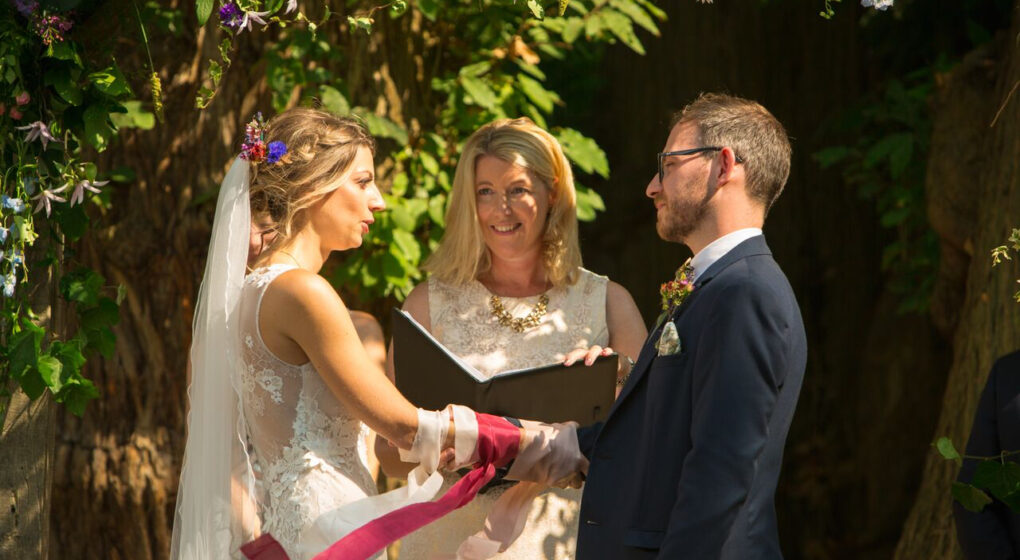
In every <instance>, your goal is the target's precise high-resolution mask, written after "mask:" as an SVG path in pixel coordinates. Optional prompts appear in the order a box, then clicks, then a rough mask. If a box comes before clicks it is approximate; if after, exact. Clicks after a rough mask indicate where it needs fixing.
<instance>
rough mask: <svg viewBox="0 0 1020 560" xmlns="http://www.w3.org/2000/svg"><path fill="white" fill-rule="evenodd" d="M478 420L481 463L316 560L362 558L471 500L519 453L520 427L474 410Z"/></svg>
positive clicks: (358, 530)
mask: <svg viewBox="0 0 1020 560" xmlns="http://www.w3.org/2000/svg"><path fill="white" fill-rule="evenodd" d="M475 416H476V418H477V420H478V448H477V449H478V452H477V453H478V459H479V465H478V466H477V467H475V468H474V469H472V470H471V472H469V473H468V474H466V475H464V477H463V478H461V479H460V480H458V481H457V483H456V484H454V485H453V487H452V488H450V489H449V490H448V491H447V492H446V494H443V497H442V498H439V499H438V500H436V501H434V502H423V503H418V504H411V505H409V506H405V507H403V508H401V509H398V510H396V511H393V512H390V513H388V514H386V515H384V516H382V517H380V518H378V519H375V520H373V521H370V522H369V523H367V524H366V525H364V526H362V527H361V528H359V529H356V530H355V531H353V532H351V533H349V534H348V535H347V536H345V537H344V538H342V539H340V540H339V541H337V542H336V543H334V544H333V546H331V547H329V548H328V549H326V550H325V551H323V552H322V553H321V554H319V555H318V556H316V557H315V559H314V560H362V559H365V558H368V557H369V556H371V555H373V554H375V553H376V552H379V551H380V550H382V549H383V548H385V547H386V545H388V544H389V543H391V542H393V541H395V540H397V539H399V538H401V537H403V536H404V535H407V534H409V533H411V532H414V531H416V530H418V529H420V528H422V527H424V526H425V525H428V524H429V523H432V522H433V521H435V520H437V519H439V518H440V517H443V516H444V515H446V514H447V513H450V512H451V511H453V510H455V509H457V508H459V507H462V506H464V505H465V504H467V503H468V502H470V501H471V500H472V499H473V498H474V497H475V495H476V494H478V491H479V490H480V489H481V488H482V486H485V484H486V483H487V482H489V481H490V480H492V477H493V476H495V475H496V467H501V466H503V465H505V464H507V463H509V462H510V460H511V459H513V458H514V457H515V456H516V455H517V451H518V446H519V445H520V439H521V431H520V429H519V428H517V427H516V426H514V425H513V424H511V423H510V422H507V421H506V420H505V419H503V418H501V417H499V416H492V415H490V414H479V413H476V414H475Z"/></svg>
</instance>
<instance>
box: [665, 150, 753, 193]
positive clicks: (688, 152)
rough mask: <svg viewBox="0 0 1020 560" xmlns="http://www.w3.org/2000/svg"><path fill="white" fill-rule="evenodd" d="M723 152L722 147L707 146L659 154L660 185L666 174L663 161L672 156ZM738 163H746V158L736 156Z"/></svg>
mask: <svg viewBox="0 0 1020 560" xmlns="http://www.w3.org/2000/svg"><path fill="white" fill-rule="evenodd" d="M719 150H722V147H721V146H706V147H704V148H690V149H687V150H677V151H675V152H659V153H658V154H656V155H657V156H658V159H659V184H662V179H663V176H664V175H665V173H664V172H663V171H662V160H664V159H666V158H667V157H670V156H689V155H692V154H700V153H702V152H718V151H719ZM736 160H737V163H744V158H742V157H740V156H736Z"/></svg>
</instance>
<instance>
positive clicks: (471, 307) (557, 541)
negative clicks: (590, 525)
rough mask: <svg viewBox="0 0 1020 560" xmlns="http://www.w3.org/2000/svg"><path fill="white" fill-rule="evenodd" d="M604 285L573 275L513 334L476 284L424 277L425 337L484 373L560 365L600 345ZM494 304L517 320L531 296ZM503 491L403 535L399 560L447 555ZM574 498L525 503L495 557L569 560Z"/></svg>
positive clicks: (577, 495) (560, 492) (574, 494)
mask: <svg viewBox="0 0 1020 560" xmlns="http://www.w3.org/2000/svg"><path fill="white" fill-rule="evenodd" d="M607 283H608V279H607V278H606V277H604V276H599V275H596V274H594V273H592V272H589V271H587V270H584V269H581V270H580V274H579V279H578V281H577V283H575V284H574V285H573V286H568V287H561V288H553V289H551V290H549V292H548V293H547V295H548V297H549V303H548V305H547V309H548V311H547V312H546V314H545V316H544V317H542V319H541V322H540V323H539V324H538V325H537V326H535V327H532V328H529V329H527V330H525V331H524V332H522V333H517V332H514V331H513V330H511V329H510V328H508V327H504V326H502V325H500V324H499V321H498V320H497V319H496V318H495V317H493V315H492V312H491V311H490V309H489V298H490V297H491V296H492V294H491V293H490V292H489V291H488V289H486V288H485V286H483V285H482V284H481V283H479V282H477V281H475V282H472V283H470V284H468V285H467V286H463V287H456V286H450V285H447V284H444V283H442V282H440V281H438V280H436V279H430V280H429V282H428V299H429V316H430V320H431V330H432V334H433V335H434V336H435V337H436V338H437V339H438V340H439V341H440V342H442V343H443V344H444V345H445V346H446V347H448V348H449V349H450V350H451V351H452V352H453V353H455V354H457V355H458V356H460V357H461V358H463V359H464V360H465V361H467V362H468V363H470V364H471V365H472V366H474V367H475V368H476V369H478V371H480V372H481V373H483V374H485V375H494V374H496V373H499V372H501V371H507V370H511V369H518V368H525V367H534V366H539V365H543V364H548V363H551V362H555V361H558V360H562V359H563V357H564V355H565V353H566V352H568V351H570V350H573V349H575V348H588V347H590V346H591V345H593V344H599V345H601V346H605V345H606V343H607V342H608V341H609V331H608V328H607V327H606V285H607ZM500 299H501V300H502V301H503V306H504V308H505V309H506V310H507V311H508V312H509V313H510V314H511V315H513V316H514V317H523V316H525V315H527V314H528V313H529V312H530V311H531V309H532V308H533V307H534V306H535V304H536V303H538V299H539V298H538V296H534V297H528V298H510V297H501V298H500ZM457 479H458V476H457V475H455V474H448V475H447V476H446V482H445V484H444V485H443V489H442V490H440V493H443V492H445V491H446V490H447V489H448V488H449V487H450V486H452V485H453V483H454V482H456V481H457ZM506 488H508V486H496V487H494V488H491V489H489V490H487V491H486V492H485V493H484V494H479V495H478V496H477V497H475V499H474V500H473V501H472V502H471V503H469V504H467V505H466V506H464V507H462V508H460V509H458V510H455V511H454V512H452V513H450V514H449V515H447V516H446V517H444V518H442V519H440V520H438V521H436V522H435V523H432V524H431V525H428V526H426V527H424V528H422V529H420V530H419V531H417V532H415V533H413V534H411V535H408V536H407V537H405V538H404V539H403V540H402V541H401V545H400V560H429V559H431V558H432V557H434V556H437V555H444V554H445V555H452V554H454V553H455V552H456V551H457V547H458V546H459V545H460V543H461V542H462V541H463V540H464V539H466V538H467V537H468V536H470V535H472V534H474V533H475V532H477V531H479V530H481V529H482V525H483V523H484V521H485V516H486V515H487V514H488V512H489V510H490V509H491V508H492V505H493V503H494V502H495V501H496V499H497V498H498V497H499V496H500V495H502V493H503V491H505V490H506ZM580 499H581V491H580V490H575V489H569V488H568V489H560V488H554V489H550V490H549V491H547V492H544V493H542V494H541V495H539V497H538V498H537V499H536V500H535V502H534V504H532V507H531V513H530V514H529V515H528V522H527V526H526V527H525V528H524V532H523V533H521V536H520V537H518V539H517V540H516V541H515V542H514V543H513V544H512V545H511V546H510V547H509V548H508V549H507V550H506V552H504V553H502V554H499V555H497V556H496V558H499V559H502V560H538V559H542V558H546V559H550V560H552V559H556V560H560V559H564V560H565V559H571V558H573V557H574V543H575V541H576V538H577V523H578V509H579V505H580Z"/></svg>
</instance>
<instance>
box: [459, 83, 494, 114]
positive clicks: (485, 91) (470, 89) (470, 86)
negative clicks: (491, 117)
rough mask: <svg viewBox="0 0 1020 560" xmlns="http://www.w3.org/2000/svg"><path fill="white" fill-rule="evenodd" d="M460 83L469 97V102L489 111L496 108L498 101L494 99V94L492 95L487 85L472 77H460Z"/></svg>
mask: <svg viewBox="0 0 1020 560" xmlns="http://www.w3.org/2000/svg"><path fill="white" fill-rule="evenodd" d="M460 83H461V85H463V86H464V91H465V93H467V94H468V95H469V96H470V97H471V101H472V102H473V103H474V104H475V105H479V106H481V107H484V108H486V109H489V110H490V111H491V110H494V109H495V108H496V103H498V101H499V99H498V98H497V97H496V94H495V93H493V91H492V88H490V87H489V84H487V83H485V82H484V81H482V80H481V79H479V78H475V77H473V76H462V77H461V79H460Z"/></svg>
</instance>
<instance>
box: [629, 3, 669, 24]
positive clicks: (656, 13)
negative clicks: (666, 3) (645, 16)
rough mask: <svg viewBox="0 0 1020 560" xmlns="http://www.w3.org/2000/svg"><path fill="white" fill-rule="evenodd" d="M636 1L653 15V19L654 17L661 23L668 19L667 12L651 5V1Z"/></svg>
mask: <svg viewBox="0 0 1020 560" xmlns="http://www.w3.org/2000/svg"><path fill="white" fill-rule="evenodd" d="M636 1H637V3H638V4H641V5H642V6H644V7H645V9H646V10H648V13H650V14H652V17H654V18H655V19H657V20H659V21H666V20H667V19H668V18H667V17H666V12H664V11H662V9H661V8H659V7H658V6H656V5H655V4H653V3H651V1H650V0H636Z"/></svg>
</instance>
